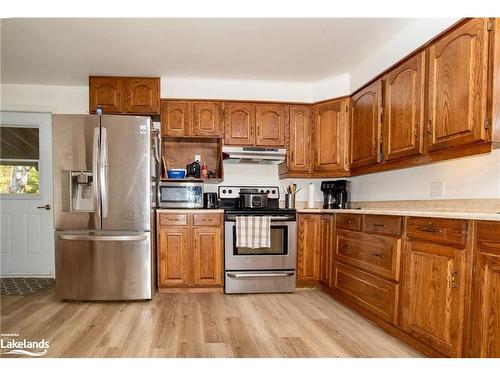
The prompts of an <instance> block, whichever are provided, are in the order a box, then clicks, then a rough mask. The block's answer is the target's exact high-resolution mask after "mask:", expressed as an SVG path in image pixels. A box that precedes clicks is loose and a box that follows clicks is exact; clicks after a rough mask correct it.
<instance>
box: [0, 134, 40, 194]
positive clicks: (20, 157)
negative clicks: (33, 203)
mask: <svg viewBox="0 0 500 375" xmlns="http://www.w3.org/2000/svg"><path fill="white" fill-rule="evenodd" d="M0 141H1V143H0V194H21V195H23V194H26V195H37V194H39V193H40V188H39V164H40V147H39V129H38V128H37V127H19V126H4V125H2V126H0Z"/></svg>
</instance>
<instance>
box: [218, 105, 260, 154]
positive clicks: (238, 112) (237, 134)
mask: <svg viewBox="0 0 500 375" xmlns="http://www.w3.org/2000/svg"><path fill="white" fill-rule="evenodd" d="M224 144H226V145H234V146H254V145H255V105H254V104H249V103H226V104H225V105H224Z"/></svg>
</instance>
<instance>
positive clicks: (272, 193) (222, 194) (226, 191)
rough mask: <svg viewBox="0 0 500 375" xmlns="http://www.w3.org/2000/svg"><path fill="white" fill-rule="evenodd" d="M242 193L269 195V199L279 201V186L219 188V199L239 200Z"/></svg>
mask: <svg viewBox="0 0 500 375" xmlns="http://www.w3.org/2000/svg"><path fill="white" fill-rule="evenodd" d="M240 191H242V192H252V193H267V194H268V195H267V197H268V199H279V197H280V189H279V187H278V186H219V199H227V198H238V197H239V196H240Z"/></svg>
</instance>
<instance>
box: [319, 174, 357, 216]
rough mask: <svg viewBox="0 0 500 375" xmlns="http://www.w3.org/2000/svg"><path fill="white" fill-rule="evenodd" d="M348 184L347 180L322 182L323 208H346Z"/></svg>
mask: <svg viewBox="0 0 500 375" xmlns="http://www.w3.org/2000/svg"><path fill="white" fill-rule="evenodd" d="M349 190H350V182H349V181H347V180H336V181H322V182H321V191H322V192H323V197H324V198H323V208H337V209H344V208H347V204H348V201H349Z"/></svg>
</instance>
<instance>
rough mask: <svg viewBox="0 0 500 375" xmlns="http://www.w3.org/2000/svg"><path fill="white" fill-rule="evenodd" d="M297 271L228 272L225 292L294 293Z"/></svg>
mask: <svg viewBox="0 0 500 375" xmlns="http://www.w3.org/2000/svg"><path fill="white" fill-rule="evenodd" d="M295 277H296V276H295V271H294V270H290V271H226V273H225V283H224V292H225V293H227V294H232V293H292V292H294V290H295Z"/></svg>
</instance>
